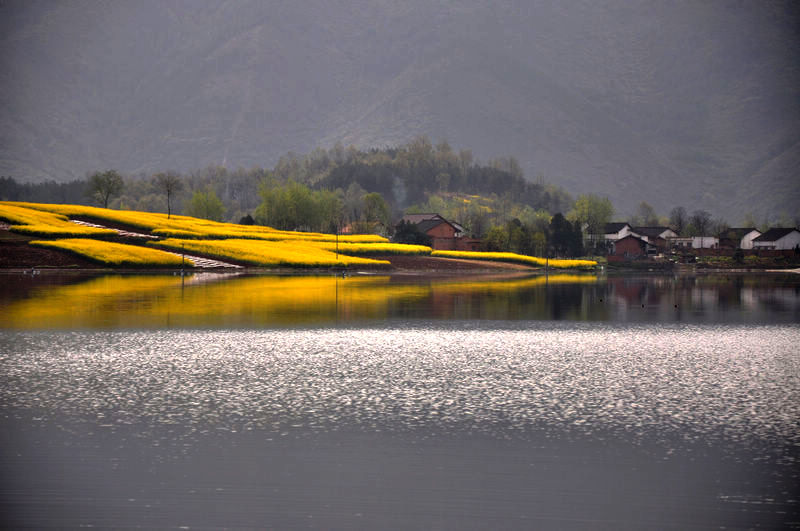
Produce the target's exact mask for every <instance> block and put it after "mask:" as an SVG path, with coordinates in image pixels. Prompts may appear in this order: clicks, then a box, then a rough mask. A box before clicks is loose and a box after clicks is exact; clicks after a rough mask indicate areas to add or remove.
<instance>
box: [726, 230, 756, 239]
mask: <svg viewBox="0 0 800 531" xmlns="http://www.w3.org/2000/svg"><path fill="white" fill-rule="evenodd" d="M754 230H756V229H754V228H753V227H735V228H730V229H728V230H726V231H725V232H723V233H722V234H721V235H720V237H722V238H726V239H728V240H741V239H742V238H744V237H745V236H746V235H748V234H750V233H751V232H753V231H754Z"/></svg>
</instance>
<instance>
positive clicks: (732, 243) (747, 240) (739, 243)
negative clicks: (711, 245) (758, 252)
mask: <svg viewBox="0 0 800 531" xmlns="http://www.w3.org/2000/svg"><path fill="white" fill-rule="evenodd" d="M759 236H761V232H760V231H758V230H756V229H754V228H752V227H739V228H731V229H728V230H726V231H724V232H723V233H722V234H720V236H719V246H720V248H721V249H744V250H749V249H752V248H753V240H754V239H756V238H758V237H759Z"/></svg>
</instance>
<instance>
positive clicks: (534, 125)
mask: <svg viewBox="0 0 800 531" xmlns="http://www.w3.org/2000/svg"><path fill="white" fill-rule="evenodd" d="M799 13H800V8H798V7H797V3H796V2H791V1H785V2H784V1H765V2H729V1H727V0H714V1H710V2H679V3H664V2H660V1H656V0H640V1H634V2H631V1H628V0H624V1H622V0H621V1H610V2H609V1H606V2H594V1H588V0H576V1H570V2H562V1H560V0H544V1H540V2H522V3H519V2H489V1H488V0H465V1H459V2H426V1H422V0H412V1H410V2H401V3H397V2H389V1H384V0H381V1H378V2H370V3H369V4H368V5H364V4H363V3H361V2H352V1H347V0H333V1H328V0H326V1H324V2H323V1H321V0H310V1H304V2H283V3H278V2H263V1H256V0H252V1H248V0H240V1H236V2H224V1H212V0H197V1H193V2H190V3H183V2H179V1H177V0H159V1H155V0H145V1H141V2H128V1H124V0H109V1H99V0H75V1H69V2H49V1H37V0H31V1H28V0H25V1H22V0H10V1H6V2H3V3H2V4H0V30H2V31H0V102H2V103H0V175H7V176H11V177H13V178H14V179H16V180H18V181H21V182H32V181H42V180H47V179H53V180H56V181H59V182H66V181H70V180H74V179H76V178H84V177H85V176H86V175H87V173H89V172H92V171H95V170H98V169H102V168H116V169H117V170H119V171H120V172H122V173H123V174H139V173H141V174H143V175H150V174H152V173H155V172H158V171H166V170H168V169H172V170H175V171H178V172H183V173H187V172H189V171H192V170H194V169H196V168H204V167H209V166H214V167H224V168H226V169H227V171H228V172H235V171H236V170H235V168H238V167H244V168H253V167H264V168H266V167H271V166H274V165H275V164H276V163H278V159H279V158H280V157H281V155H283V154H285V153H287V152H289V151H294V152H298V153H310V152H312V150H313V149H314V148H316V147H323V148H325V149H326V150H330V149H332V148H333V147H334V146H336V144H337V143H340V144H341V145H343V146H349V145H351V144H353V145H356V146H357V147H358V148H359V149H360V150H362V151H369V150H370V148H380V149H382V148H384V147H385V146H397V145H402V144H405V143H408V142H409V141H410V140H411V139H413V138H415V137H418V136H420V135H427V136H428V137H429V138H431V139H432V141H433V142H434V143H438V142H440V141H441V139H444V138H447V139H448V140H449V141H450V142H452V143H453V145H460V146H471V147H472V149H473V155H474V157H475V158H476V159H478V158H479V159H481V160H488V159H489V158H491V157H494V156H497V155H499V154H502V155H504V156H506V157H509V158H510V157H515V159H516V160H517V161H518V165H519V168H520V169H521V170H522V171H523V172H524V174H525V175H526V176H527V178H528V179H530V180H535V179H536V177H537V176H540V175H541V176H544V180H546V181H547V182H551V183H554V184H556V185H558V186H561V187H563V188H565V189H566V190H568V191H569V192H570V193H571V194H573V195H574V196H577V195H578V194H581V193H596V194H600V195H603V196H608V197H610V198H611V199H612V201H613V202H614V204H615V206H616V207H617V210H618V211H619V212H623V213H631V212H632V211H633V210H634V209H635V208H636V205H637V204H638V203H639V202H640V201H642V200H647V201H648V202H649V203H651V204H652V205H653V206H654V207H655V208H656V209H657V210H659V211H661V212H666V211H668V210H669V208H670V207H671V206H672V205H675V204H682V205H685V206H686V207H687V208H688V209H690V210H692V209H695V208H703V209H706V210H709V211H714V212H718V213H719V214H720V215H723V216H726V217H728V218H731V219H733V218H736V217H739V216H740V214H741V212H743V211H745V212H746V211H750V212H751V213H752V214H754V215H755V216H756V217H759V218H761V217H763V216H768V215H773V214H774V215H775V216H776V217H777V216H779V215H780V213H781V212H782V211H783V212H784V213H788V214H790V215H794V214H795V213H796V211H797V209H798V208H799V207H798V205H800V191H798V188H799V187H798V186H797V183H798V182H800V173H799V172H800V170H798V168H799V167H800V165H798V164H797V163H796V162H797V161H798V160H800V68H798V62H797V52H796V51H797V50H798V49H800V36H798V27H800V15H799ZM374 167H375V168H376V171H375V172H374V173H373V174H372V175H380V176H381V179H382V178H383V177H384V176H385V173H384V172H385V171H388V170H387V169H386V168H385V167H382V166H381V165H380V164H379V163H376V164H375V165H374ZM340 171H345V170H340ZM423 173H424V172H423ZM448 173H450V172H448ZM450 176H451V179H457V178H460V177H457V176H456V175H454V174H452V173H450ZM434 177H435V176H434ZM327 178H329V179H331V183H335V182H337V181H336V179H341V178H340V177H337V176H336V175H335V173H334V174H331V175H329V176H328V177H327ZM364 178H366V177H364ZM481 178H485V179H486V182H485V187H484V189H486V190H488V189H490V188H491V186H492V185H493V184H492V183H493V178H494V177H493V176H492V175H491V174H486V175H481ZM360 181H361V177H359V182H360ZM411 184H413V186H411V187H409V188H408V189H407V190H405V193H407V194H420V193H422V191H420V190H418V189H417V187H418V185H419V184H420V183H411ZM385 185H386V184H385V183H383V181H382V186H385ZM365 188H366V187H365ZM493 191H494V190H493ZM401 192H402V190H393V191H392V193H393V194H395V193H401ZM525 193H527V192H525ZM535 193H536V192H534V194H535ZM395 199H398V198H395Z"/></svg>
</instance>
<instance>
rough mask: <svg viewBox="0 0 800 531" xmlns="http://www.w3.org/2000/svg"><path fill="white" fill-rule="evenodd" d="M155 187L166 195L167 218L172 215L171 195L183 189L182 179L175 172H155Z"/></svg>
mask: <svg viewBox="0 0 800 531" xmlns="http://www.w3.org/2000/svg"><path fill="white" fill-rule="evenodd" d="M153 180H154V181H155V185H156V187H157V188H158V189H159V190H160V191H162V192H164V193H165V194H166V195H167V219H169V218H170V216H171V215H172V197H173V196H174V195H175V194H176V193H178V192H180V191H181V190H182V189H183V181H181V177H180V175H178V174H177V173H175V172H171V171H168V172H167V173H157V174H156V175H155V176H154V179H153Z"/></svg>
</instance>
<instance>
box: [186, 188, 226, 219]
mask: <svg viewBox="0 0 800 531" xmlns="http://www.w3.org/2000/svg"><path fill="white" fill-rule="evenodd" d="M186 213H187V214H188V215H190V216H194V217H196V218H203V219H210V220H211V221H222V216H223V215H225V205H223V204H222V201H220V200H219V197H217V193H216V192H215V191H214V189H213V188H211V186H206V187H205V188H204V189H202V190H197V191H196V192H195V193H194V194H192V199H191V200H190V201H189V207H188V208H187V209H186Z"/></svg>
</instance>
